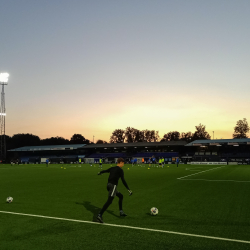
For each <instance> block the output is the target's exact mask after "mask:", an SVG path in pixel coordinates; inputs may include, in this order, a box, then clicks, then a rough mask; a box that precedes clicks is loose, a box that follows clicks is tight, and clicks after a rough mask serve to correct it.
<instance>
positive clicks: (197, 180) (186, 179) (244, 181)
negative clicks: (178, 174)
mask: <svg viewBox="0 0 250 250" xmlns="http://www.w3.org/2000/svg"><path fill="white" fill-rule="evenodd" d="M181 181H220V182H223V181H225V182H227V181H231V182H250V181H236V180H209V179H185V180H184V179H183V180H181Z"/></svg>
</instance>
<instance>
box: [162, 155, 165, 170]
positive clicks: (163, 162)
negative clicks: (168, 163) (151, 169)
mask: <svg viewBox="0 0 250 250" xmlns="http://www.w3.org/2000/svg"><path fill="white" fill-rule="evenodd" d="M164 164H165V160H164V158H163V157H162V158H161V166H162V168H163V167H164Z"/></svg>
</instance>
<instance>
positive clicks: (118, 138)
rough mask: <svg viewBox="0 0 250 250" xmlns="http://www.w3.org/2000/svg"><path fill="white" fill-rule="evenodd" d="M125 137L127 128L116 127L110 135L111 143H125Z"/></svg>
mask: <svg viewBox="0 0 250 250" xmlns="http://www.w3.org/2000/svg"><path fill="white" fill-rule="evenodd" d="M124 139H125V130H123V129H116V130H114V131H113V133H112V135H111V136H110V140H109V142H110V143H123V142H124Z"/></svg>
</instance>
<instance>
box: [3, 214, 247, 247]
mask: <svg viewBox="0 0 250 250" xmlns="http://www.w3.org/2000/svg"><path fill="white" fill-rule="evenodd" d="M0 213H5V214H16V215H24V216H30V217H38V218H46V219H54V220H63V221H72V222H80V223H89V224H94V225H100V226H111V227H121V228H130V229H136V230H144V231H151V232H159V233H168V234H178V235H183V236H191V237H198V238H206V239H213V240H224V241H231V242H238V243H246V244H250V241H245V240H236V239H228V238H220V237H213V236H206V235H198V234H187V233H180V232H174V231H165V230H159V229H151V228H143V227H131V226H125V225H117V224H107V223H104V224H100V223H97V222H93V221H84V220H74V219H66V218H58V217H49V216H43V215H35V214H23V213H15V212H8V211H0Z"/></svg>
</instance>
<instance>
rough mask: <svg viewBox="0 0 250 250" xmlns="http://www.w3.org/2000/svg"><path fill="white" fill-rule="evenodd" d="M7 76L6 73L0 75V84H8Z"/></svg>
mask: <svg viewBox="0 0 250 250" xmlns="http://www.w3.org/2000/svg"><path fill="white" fill-rule="evenodd" d="M8 78H9V74H8V73H0V82H5V83H7V82H8Z"/></svg>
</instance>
